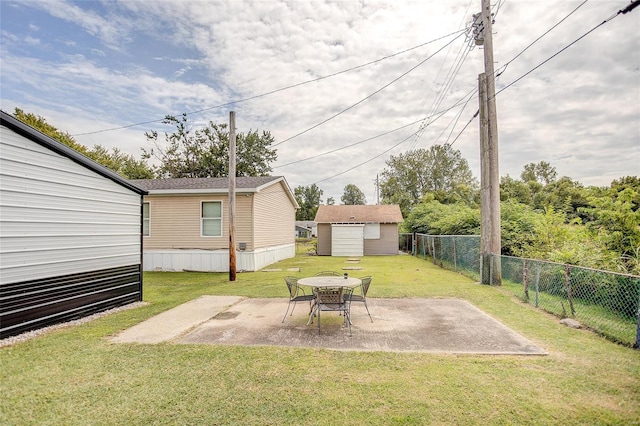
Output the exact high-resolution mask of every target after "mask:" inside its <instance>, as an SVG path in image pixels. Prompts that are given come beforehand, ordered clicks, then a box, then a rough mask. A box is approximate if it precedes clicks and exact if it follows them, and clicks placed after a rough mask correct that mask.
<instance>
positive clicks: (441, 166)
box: [380, 145, 478, 217]
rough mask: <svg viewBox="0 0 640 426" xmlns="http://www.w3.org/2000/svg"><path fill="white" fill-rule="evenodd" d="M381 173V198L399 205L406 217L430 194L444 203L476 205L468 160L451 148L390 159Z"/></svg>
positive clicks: (401, 155) (418, 151) (443, 147)
mask: <svg viewBox="0 0 640 426" xmlns="http://www.w3.org/2000/svg"><path fill="white" fill-rule="evenodd" d="M386 164H387V168H385V169H384V171H383V172H382V174H381V181H380V195H381V196H382V199H383V203H385V204H398V205H399V206H400V209H401V210H402V214H403V216H404V217H407V216H408V215H409V212H410V211H411V209H413V207H414V206H416V205H417V204H419V203H420V202H421V200H422V198H423V197H424V196H425V195H426V194H429V193H432V194H434V197H435V199H436V200H438V201H441V202H443V203H451V202H454V203H460V202H464V203H467V204H468V205H474V204H475V203H476V202H477V192H478V183H477V181H476V179H475V178H474V177H473V174H472V172H471V169H470V168H469V164H468V163H467V161H466V160H465V159H464V158H462V154H461V153H460V151H458V150H454V149H452V148H451V146H450V145H434V146H432V147H430V148H429V149H417V150H412V151H408V152H406V153H404V154H400V155H398V156H391V157H390V158H389V160H387V162H386Z"/></svg>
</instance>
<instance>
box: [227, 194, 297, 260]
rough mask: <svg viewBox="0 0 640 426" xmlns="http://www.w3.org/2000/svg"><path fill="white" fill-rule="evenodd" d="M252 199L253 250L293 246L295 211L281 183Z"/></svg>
mask: <svg viewBox="0 0 640 426" xmlns="http://www.w3.org/2000/svg"><path fill="white" fill-rule="evenodd" d="M254 197H255V200H254V209H255V211H254V223H255V230H254V237H255V240H254V241H255V248H262V247H270V246H279V245H286V244H294V243H295V237H296V234H295V222H296V210H295V207H294V205H293V204H292V202H291V199H290V198H289V197H288V195H287V192H286V188H285V187H284V186H283V184H282V182H280V183H279V184H278V185H272V186H269V187H267V188H264V189H263V190H261V191H260V192H258V193H256V194H255V195H254ZM236 240H237V241H240V240H238V239H236Z"/></svg>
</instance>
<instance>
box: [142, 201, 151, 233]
mask: <svg viewBox="0 0 640 426" xmlns="http://www.w3.org/2000/svg"><path fill="white" fill-rule="evenodd" d="M142 235H143V236H145V237H148V236H149V235H151V219H150V218H149V203H142Z"/></svg>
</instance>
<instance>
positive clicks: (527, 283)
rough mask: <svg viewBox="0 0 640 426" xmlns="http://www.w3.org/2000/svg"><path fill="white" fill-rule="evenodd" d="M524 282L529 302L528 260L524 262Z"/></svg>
mask: <svg viewBox="0 0 640 426" xmlns="http://www.w3.org/2000/svg"><path fill="white" fill-rule="evenodd" d="M522 282H523V284H524V297H525V298H526V299H527V300H529V274H527V259H523V260H522Z"/></svg>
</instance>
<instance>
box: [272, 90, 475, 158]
mask: <svg viewBox="0 0 640 426" xmlns="http://www.w3.org/2000/svg"><path fill="white" fill-rule="evenodd" d="M468 95H469V94H467V95H465V96H464V97H463V98H462V99H460V100H458V101H457V102H456V103H455V104H453V105H451V106H450V107H449V108H447V109H444V110H442V111H438V112H437V113H434V114H433V115H432V116H429V117H424V118H420V119H419V120H416V121H413V122H411V123H408V124H405V125H403V126H400V127H396V128H395V129H393V130H389V131H387V132H384V133H380V134H378V135H375V136H372V137H369V138H366V139H362V140H360V141H358V142H354V143H351V144H348V145H344V146H341V147H340V148H336V149H332V150H330V151H325V152H323V153H321V154H317V155H313V156H311V157H306V158H302V159H300V160H296V161H292V162H289V163H286V164H282V165H279V166H276V167H274V169H279V168H282V167H286V166H290V165H292V164H297V163H302V162H304V161H307V160H313V159H315V158H318V157H322V156H325V155H328V154H333V153H334V152H338V151H342V150H343V149H347V148H351V147H353V146H356V145H360V144H362V143H364V142H368V141H371V140H373V139H377V138H380V137H382V136H386V135H389V134H391V133H394V132H397V131H398V130H402V129H405V128H407V127H410V126H413V125H414V124H417V123H420V122H421V121H424V120H426V119H429V118H433V117H436V116H437V117H436V118H435V119H434V120H433V122H435V121H436V120H438V119H439V118H440V117H442V116H443V115H444V114H446V113H447V112H449V111H451V110H452V109H454V108H455V107H457V106H459V105H460V104H462V100H463V99H464V98H465V97H466V96H468ZM470 100H471V99H469V100H467V101H466V102H465V106H466V104H467V103H468V102H469V101H470ZM412 135H415V132H414V133H413V134H412Z"/></svg>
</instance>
